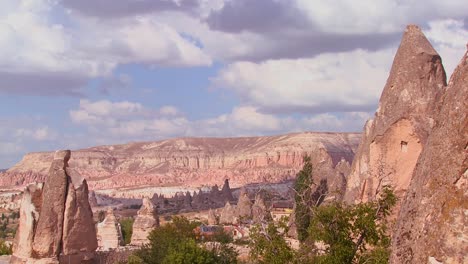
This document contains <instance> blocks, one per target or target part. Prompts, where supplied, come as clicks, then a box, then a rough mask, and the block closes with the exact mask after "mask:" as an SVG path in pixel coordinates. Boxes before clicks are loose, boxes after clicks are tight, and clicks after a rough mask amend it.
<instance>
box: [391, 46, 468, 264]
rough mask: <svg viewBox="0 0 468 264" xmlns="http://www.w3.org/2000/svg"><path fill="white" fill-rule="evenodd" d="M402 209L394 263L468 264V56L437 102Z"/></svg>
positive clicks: (394, 250)
mask: <svg viewBox="0 0 468 264" xmlns="http://www.w3.org/2000/svg"><path fill="white" fill-rule="evenodd" d="M437 106H438V108H437V110H438V112H439V113H438V114H437V115H436V117H435V122H434V128H433V130H432V132H431V134H430V136H429V138H428V139H427V143H426V144H425V145H424V148H423V150H422V153H421V155H420V157H419V160H418V162H417V165H416V168H415V170H414V173H413V177H412V179H411V183H410V185H409V189H408V191H407V194H406V197H405V198H404V201H403V203H402V206H401V210H400V214H399V217H398V221H397V227H396V230H395V232H394V235H393V240H392V256H391V261H390V262H391V263H395V264H396V263H398V264H400V263H445V264H449V263H468V255H467V252H468V242H467V241H468V229H467V227H468V220H467V212H468V117H467V115H468V55H467V54H466V53H465V56H464V57H463V59H462V61H461V62H460V64H459V65H458V67H457V68H456V70H455V71H454V73H453V75H452V77H451V79H450V82H449V85H448V87H447V88H446V90H445V93H444V95H443V98H442V99H441V100H440V101H439V102H438V104H437Z"/></svg>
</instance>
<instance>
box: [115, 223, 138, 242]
mask: <svg viewBox="0 0 468 264" xmlns="http://www.w3.org/2000/svg"><path fill="white" fill-rule="evenodd" d="M134 221H135V220H134V219H133V218H131V217H128V218H121V219H120V221H119V222H120V228H121V229H122V238H123V241H124V244H125V245H128V244H130V241H131V239H132V233H133V222H134Z"/></svg>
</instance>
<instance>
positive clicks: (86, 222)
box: [11, 150, 97, 263]
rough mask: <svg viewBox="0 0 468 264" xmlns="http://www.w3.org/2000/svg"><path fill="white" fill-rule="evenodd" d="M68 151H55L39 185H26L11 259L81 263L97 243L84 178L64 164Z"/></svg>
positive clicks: (90, 255) (28, 261)
mask: <svg viewBox="0 0 468 264" xmlns="http://www.w3.org/2000/svg"><path fill="white" fill-rule="evenodd" d="M69 159H70V151H69V150H67V151H57V152H56V153H55V156H54V160H53V162H52V165H51V167H50V170H49V176H48V177H47V178H46V182H45V184H44V185H43V187H42V184H39V185H30V186H28V187H27V188H26V190H25V192H24V195H23V200H22V204H21V209H20V223H19V227H18V231H17V235H16V238H15V245H14V248H15V251H14V254H13V256H12V258H11V263H26V262H27V263H58V262H59V261H61V259H65V258H66V259H68V260H69V261H70V263H82V262H83V261H85V262H86V261H89V260H91V259H93V257H94V251H95V250H96V247H97V241H96V230H95V227H94V222H93V213H92V211H91V207H90V205H89V202H88V187H87V183H86V180H84V179H82V178H81V177H80V175H79V174H77V173H75V172H73V171H72V170H70V168H68V160H69Z"/></svg>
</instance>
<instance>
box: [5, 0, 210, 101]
mask: <svg viewBox="0 0 468 264" xmlns="http://www.w3.org/2000/svg"><path fill="white" fill-rule="evenodd" d="M3 8H5V9H7V10H8V12H0V75H1V76H2V78H6V79H7V83H6V84H5V85H1V86H0V91H2V90H3V91H8V92H15V89H16V92H19V93H28V92H29V93H36V94H37V93H46V92H44V91H48V90H49V91H52V92H51V94H64V93H65V94H66V92H65V91H66V90H68V91H72V90H75V91H76V90H79V89H80V88H81V86H83V85H84V84H86V80H89V79H90V78H94V77H102V76H109V75H110V74H112V71H113V70H114V69H115V68H116V67H117V66H118V65H121V64H127V63H140V64H147V65H158V66H159V65H164V66H198V65H210V64H211V58H210V57H209V56H207V55H206V54H205V53H204V52H203V51H202V50H201V49H200V48H199V47H197V45H196V44H195V43H192V42H190V41H189V40H187V39H185V38H183V37H182V36H181V35H180V34H179V33H178V32H177V31H175V30H174V29H173V28H172V27H170V26H169V25H167V24H163V23H159V22H157V21H155V20H154V19H152V18H150V17H131V18H126V19H120V20H119V19H117V20H111V21H106V20H98V19H94V18H86V17H81V16H79V15H78V14H74V13H73V12H71V13H70V12H69V13H63V12H64V11H63V10H62V9H61V7H60V6H58V5H57V4H56V3H55V1H49V0H4V1H2V3H1V4H0V9H3ZM60 12H62V13H63V14H62V15H63V16H64V17H66V19H67V23H58V22H53V21H52V20H51V19H52V18H53V15H54V14H56V13H60ZM17 75H23V76H24V78H17V77H16V76H17ZM22 79H25V80H27V82H26V85H25V81H22ZM77 79H80V80H81V81H76V80H77ZM48 80H50V81H49V82H54V81H59V84H60V85H61V87H54V85H51V88H47V87H41V89H38V91H36V92H35V89H37V88H38V87H37V86H41V84H42V83H47V82H48ZM67 83H68V84H69V85H67ZM27 86H30V87H29V91H28V87H27ZM47 86H48V85H47ZM60 88H61V89H60ZM61 90H65V91H61Z"/></svg>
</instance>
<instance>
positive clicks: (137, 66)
mask: <svg viewBox="0 0 468 264" xmlns="http://www.w3.org/2000/svg"><path fill="white" fill-rule="evenodd" d="M407 24H417V25H419V26H420V27H421V28H422V29H423V32H424V33H425V34H426V36H427V37H428V38H429V40H430V41H431V43H432V44H433V46H434V47H435V49H436V50H437V51H438V52H439V53H440V54H441V56H442V58H443V64H444V66H445V68H446V71H447V74H448V76H450V73H451V72H452V71H453V69H454V68H455V66H456V65H457V64H458V61H459V60H460V59H461V57H462V55H463V53H464V51H465V47H466V44H467V42H468V1H466V0H445V1H440V0H360V1H353V0H333V1H318V0H1V1H0V168H8V167H10V166H13V165H14V164H15V163H16V162H18V161H20V160H21V158H22V156H23V155H24V154H26V153H28V152H35V151H50V150H55V149H62V148H67V149H79V148H85V147H90V146H96V145H103V144H119V143H126V142H134V141H150V140H161V139H166V138H173V137H188V136H197V137H201V136H210V137H231V136H258V135H272V134H281V133H289V132H298V131H346V132H348V131H357V132H360V131H361V130H362V127H363V125H364V123H365V121H366V120H367V119H368V118H371V117H372V116H373V114H374V112H375V109H376V106H377V104H378V100H379V97H380V94H381V92H382V89H383V87H384V85H385V81H386V79H387V77H388V72H389V70H390V67H391V63H392V60H393V57H394V54H395V52H396V49H397V48H398V44H399V41H400V39H401V35H402V33H403V31H404V29H405V26H406V25H407Z"/></svg>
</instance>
